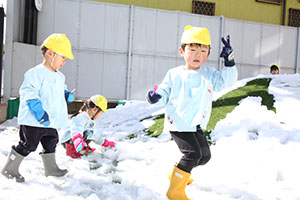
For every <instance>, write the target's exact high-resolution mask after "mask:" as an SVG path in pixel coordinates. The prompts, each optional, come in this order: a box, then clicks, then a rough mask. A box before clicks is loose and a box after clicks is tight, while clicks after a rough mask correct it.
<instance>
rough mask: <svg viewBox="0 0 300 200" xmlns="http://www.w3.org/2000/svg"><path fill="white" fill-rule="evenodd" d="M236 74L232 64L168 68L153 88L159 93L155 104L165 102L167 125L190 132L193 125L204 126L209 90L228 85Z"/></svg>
mask: <svg viewBox="0 0 300 200" xmlns="http://www.w3.org/2000/svg"><path fill="white" fill-rule="evenodd" d="M237 75H238V73H237V69H236V67H235V66H233V67H223V69H222V71H221V72H220V71H218V70H216V69H214V68H212V67H206V66H201V67H200V68H199V69H197V70H186V69H185V68H184V66H179V67H175V68H172V69H170V70H169V71H168V72H167V74H166V76H165V78H164V79H163V81H162V83H161V84H160V85H159V86H158V89H157V91H156V92H157V93H158V94H160V95H161V96H162V98H161V99H160V100H159V101H158V102H157V103H156V105H164V106H166V119H167V120H168V121H169V122H170V123H169V129H170V130H171V131H180V132H194V131H196V126H197V125H200V127H201V128H202V129H206V126H207V123H208V121H209V118H210V114H211V109H212V99H213V91H221V90H223V89H225V88H228V87H231V86H232V85H233V84H234V83H235V82H236V80H237Z"/></svg>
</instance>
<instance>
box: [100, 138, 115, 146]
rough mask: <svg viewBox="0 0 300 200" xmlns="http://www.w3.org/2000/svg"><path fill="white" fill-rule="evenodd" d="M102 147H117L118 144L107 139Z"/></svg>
mask: <svg viewBox="0 0 300 200" xmlns="http://www.w3.org/2000/svg"><path fill="white" fill-rule="evenodd" d="M102 146H104V147H116V143H115V142H113V141H108V140H107V139H105V140H104V143H103V144H102Z"/></svg>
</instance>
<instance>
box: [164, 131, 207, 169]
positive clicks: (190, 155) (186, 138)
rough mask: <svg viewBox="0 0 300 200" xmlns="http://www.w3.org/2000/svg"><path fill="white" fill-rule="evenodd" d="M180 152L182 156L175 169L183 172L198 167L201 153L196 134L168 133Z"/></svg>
mask: <svg viewBox="0 0 300 200" xmlns="http://www.w3.org/2000/svg"><path fill="white" fill-rule="evenodd" d="M170 133H171V135H172V138H173V139H174V141H175V142H176V144H177V146H178V148H179V149H180V151H181V152H182V153H183V154H184V155H183V156H182V158H181V160H180V161H179V163H178V164H177V167H178V168H179V169H181V170H183V171H185V172H188V173H190V172H191V170H192V169H193V168H194V167H196V166H198V165H199V162H200V160H201V159H202V156H203V152H202V148H201V146H200V144H202V137H201V139H200V140H201V143H200V142H199V139H198V135H197V134H199V133H197V132H173V131H171V132H170Z"/></svg>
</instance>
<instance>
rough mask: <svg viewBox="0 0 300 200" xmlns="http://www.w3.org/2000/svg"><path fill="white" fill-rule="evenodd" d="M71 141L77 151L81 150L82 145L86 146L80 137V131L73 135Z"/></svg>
mask: <svg viewBox="0 0 300 200" xmlns="http://www.w3.org/2000/svg"><path fill="white" fill-rule="evenodd" d="M72 141H73V144H74V147H75V149H76V151H77V152H80V151H82V150H83V149H84V147H85V146H87V144H86V142H85V141H84V140H83V139H82V135H81V134H80V133H77V134H76V135H74V136H73V138H72Z"/></svg>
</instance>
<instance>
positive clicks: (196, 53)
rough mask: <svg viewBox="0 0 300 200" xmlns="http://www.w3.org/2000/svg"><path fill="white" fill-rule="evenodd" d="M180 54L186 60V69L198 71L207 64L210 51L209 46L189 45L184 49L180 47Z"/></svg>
mask: <svg viewBox="0 0 300 200" xmlns="http://www.w3.org/2000/svg"><path fill="white" fill-rule="evenodd" d="M179 52H180V54H181V56H182V57H183V58H184V60H185V63H186V64H185V66H186V69H192V70H196V69H199V68H200V66H201V65H203V64H204V63H205V61H206V60H207V58H208V56H209V53H210V49H209V46H208V45H199V44H187V45H185V47H184V49H182V48H181V47H180V48H179Z"/></svg>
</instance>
